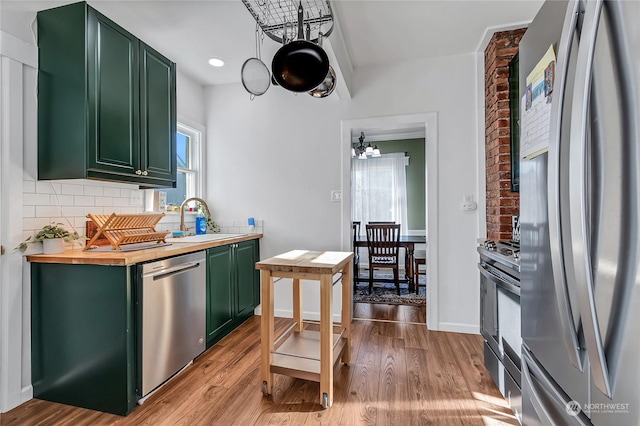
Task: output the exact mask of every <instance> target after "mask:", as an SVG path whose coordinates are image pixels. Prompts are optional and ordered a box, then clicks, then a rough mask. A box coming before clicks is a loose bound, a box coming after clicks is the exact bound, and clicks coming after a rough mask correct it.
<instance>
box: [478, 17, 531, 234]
mask: <svg viewBox="0 0 640 426" xmlns="http://www.w3.org/2000/svg"><path fill="white" fill-rule="evenodd" d="M524 32H525V29H524V28H523V29H518V30H513V31H503V32H498V33H495V34H494V35H493V37H492V38H491V41H490V42H489V45H488V46H487V48H486V50H485V52H484V69H485V152H486V175H487V176H486V177H487V182H486V183H487V238H490V239H492V240H504V239H506V240H508V239H511V216H513V215H517V214H518V213H519V211H520V195H519V194H518V193H517V192H511V155H510V151H509V141H510V140H509V137H510V129H509V126H510V117H509V115H510V114H509V62H510V61H511V59H512V58H513V57H514V56H515V54H516V53H517V52H518V44H519V43H520V39H521V38H522V35H523V34H524Z"/></svg>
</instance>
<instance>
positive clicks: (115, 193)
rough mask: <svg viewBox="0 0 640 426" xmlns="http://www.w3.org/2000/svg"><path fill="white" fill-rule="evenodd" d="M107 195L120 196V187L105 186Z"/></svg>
mask: <svg viewBox="0 0 640 426" xmlns="http://www.w3.org/2000/svg"><path fill="white" fill-rule="evenodd" d="M103 192H104V196H105V197H119V196H120V188H109V187H105V188H103Z"/></svg>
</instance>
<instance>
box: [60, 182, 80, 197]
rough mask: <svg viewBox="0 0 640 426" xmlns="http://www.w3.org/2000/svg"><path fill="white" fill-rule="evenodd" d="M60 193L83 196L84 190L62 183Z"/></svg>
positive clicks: (78, 186) (77, 186)
mask: <svg viewBox="0 0 640 426" xmlns="http://www.w3.org/2000/svg"><path fill="white" fill-rule="evenodd" d="M60 193H61V194H65V195H83V194H84V188H83V187H82V185H74V184H69V183H63V184H61V189H60Z"/></svg>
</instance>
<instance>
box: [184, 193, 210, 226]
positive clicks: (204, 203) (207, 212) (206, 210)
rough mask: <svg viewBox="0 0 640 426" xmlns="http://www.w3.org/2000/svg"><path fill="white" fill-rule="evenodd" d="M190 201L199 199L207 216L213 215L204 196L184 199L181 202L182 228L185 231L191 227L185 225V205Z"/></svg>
mask: <svg viewBox="0 0 640 426" xmlns="http://www.w3.org/2000/svg"><path fill="white" fill-rule="evenodd" d="M189 201H197V202H199V203H200V204H201V205H202V207H204V211H205V215H206V216H207V219H208V218H210V217H211V212H210V211H209V206H207V203H206V202H205V201H204V200H203V199H202V198H198V197H191V198H187V199H186V200H184V201H183V202H182V204H180V230H181V231H184V232H185V233H186V232H187V229H189V228H187V227H186V226H184V207H185V206H186V205H187V203H188V202H189Z"/></svg>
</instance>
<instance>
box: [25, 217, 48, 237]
mask: <svg viewBox="0 0 640 426" xmlns="http://www.w3.org/2000/svg"><path fill="white" fill-rule="evenodd" d="M50 223H51V222H50V221H49V218H48V217H36V218H24V219H22V230H23V231H25V232H27V231H29V235H31V234H33V231H35V230H39V229H40V228H42V227H43V226H46V225H49V224H50Z"/></svg>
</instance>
